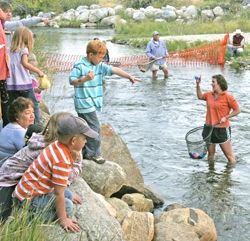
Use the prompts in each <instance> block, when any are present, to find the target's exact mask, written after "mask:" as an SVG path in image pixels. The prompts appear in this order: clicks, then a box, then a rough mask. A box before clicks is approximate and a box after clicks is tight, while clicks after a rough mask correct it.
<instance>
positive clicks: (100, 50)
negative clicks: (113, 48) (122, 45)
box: [86, 39, 107, 55]
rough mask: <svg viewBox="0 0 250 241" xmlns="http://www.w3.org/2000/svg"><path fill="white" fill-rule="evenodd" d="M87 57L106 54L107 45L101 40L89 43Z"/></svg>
mask: <svg viewBox="0 0 250 241" xmlns="http://www.w3.org/2000/svg"><path fill="white" fill-rule="evenodd" d="M86 52H87V55H88V54H90V53H92V54H94V55H96V54H97V55H99V54H106V52H107V47H106V45H105V44H104V43H103V42H102V41H101V40H99V39H96V40H91V41H89V43H88V45H87V50H86Z"/></svg>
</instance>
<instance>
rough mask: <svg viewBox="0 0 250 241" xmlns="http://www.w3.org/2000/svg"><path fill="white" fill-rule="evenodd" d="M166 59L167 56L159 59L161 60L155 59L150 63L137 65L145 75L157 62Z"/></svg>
mask: <svg viewBox="0 0 250 241" xmlns="http://www.w3.org/2000/svg"><path fill="white" fill-rule="evenodd" d="M164 58H166V57H165V56H162V57H159V58H156V59H153V60H151V61H149V62H146V63H141V64H137V66H138V68H139V70H140V71H141V72H143V73H145V72H146V71H148V70H149V69H150V67H151V66H152V65H153V63H154V62H155V61H157V60H160V59H164Z"/></svg>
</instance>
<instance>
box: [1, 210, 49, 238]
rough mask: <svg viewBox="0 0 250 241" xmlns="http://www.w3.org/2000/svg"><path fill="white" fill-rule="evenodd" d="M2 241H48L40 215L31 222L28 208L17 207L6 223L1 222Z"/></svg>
mask: <svg viewBox="0 0 250 241" xmlns="http://www.w3.org/2000/svg"><path fill="white" fill-rule="evenodd" d="M0 240H1V241H13V240H18V241H37V240H39V241H46V240H45V238H44V233H43V229H42V222H41V219H40V216H39V215H36V216H34V218H33V219H32V222H30V216H29V212H28V208H27V207H25V208H23V209H15V210H14V211H13V212H12V216H10V217H9V219H8V220H7V221H6V222H5V223H0Z"/></svg>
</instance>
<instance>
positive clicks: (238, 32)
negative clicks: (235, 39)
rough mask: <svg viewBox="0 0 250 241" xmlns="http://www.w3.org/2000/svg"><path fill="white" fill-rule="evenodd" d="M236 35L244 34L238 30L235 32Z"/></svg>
mask: <svg viewBox="0 0 250 241" xmlns="http://www.w3.org/2000/svg"><path fill="white" fill-rule="evenodd" d="M234 34H242V32H241V30H240V29H239V28H237V29H236V30H235V32H234Z"/></svg>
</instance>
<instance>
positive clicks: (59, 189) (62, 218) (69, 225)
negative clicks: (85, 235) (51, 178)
mask: <svg viewBox="0 0 250 241" xmlns="http://www.w3.org/2000/svg"><path fill="white" fill-rule="evenodd" d="M64 190H65V187H63V186H59V185H55V186H54V192H55V196H56V214H57V217H58V219H59V223H60V225H61V226H62V227H63V228H64V229H65V230H66V231H72V232H79V231H80V227H79V225H78V224H77V222H76V221H74V220H72V219H70V218H68V217H67V214H66V209H65V197H64Z"/></svg>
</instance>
